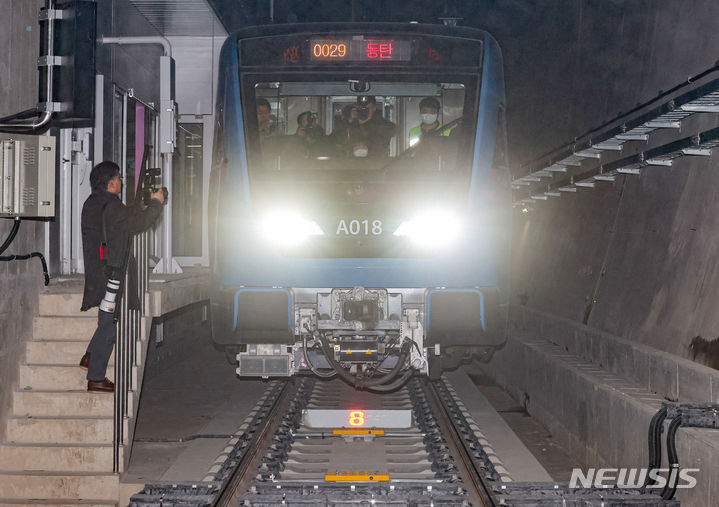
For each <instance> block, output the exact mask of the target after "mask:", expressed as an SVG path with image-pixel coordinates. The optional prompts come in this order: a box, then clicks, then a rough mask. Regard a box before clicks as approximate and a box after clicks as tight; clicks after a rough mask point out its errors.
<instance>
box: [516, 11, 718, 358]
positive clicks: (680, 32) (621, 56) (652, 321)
mask: <svg viewBox="0 0 719 507" xmlns="http://www.w3.org/2000/svg"><path fill="white" fill-rule="evenodd" d="M539 4H540V5H539V6H538V7H537V9H538V11H541V15H542V16H543V17H544V18H546V19H551V17H552V16H553V15H557V16H558V12H554V11H553V10H552V9H556V8H557V7H549V6H548V4H547V2H540V3H539ZM569 4H570V5H571V6H572V7H571V8H573V9H574V10H575V21H576V24H575V25H574V26H571V27H567V29H568V30H567V31H566V32H564V35H560V33H559V32H558V31H557V30H552V32H551V34H550V33H548V31H549V30H551V28H550V27H553V28H554V29H556V28H557V26H554V25H552V24H551V23H549V24H548V25H549V26H548V27H547V28H546V29H545V30H541V29H539V28H537V29H535V30H534V31H532V32H531V36H530V37H529V39H530V40H531V39H532V37H539V36H540V34H542V33H545V34H546V35H547V42H546V43H545V44H544V45H543V48H544V49H545V50H551V49H552V48H553V47H558V45H559V44H560V42H564V43H565V44H567V43H569V44H568V45H567V47H568V48H569V49H566V50H565V51H563V52H557V53H552V54H556V58H546V56H545V58H544V60H541V61H542V65H544V62H546V67H545V70H544V72H539V67H538V66H537V67H535V68H534V69H533V70H532V69H530V70H529V71H531V73H534V74H536V79H535V80H534V81H532V83H531V90H530V89H529V88H527V86H529V85H525V86H520V87H519V89H518V90H517V89H513V91H512V92H510V99H509V100H510V110H512V111H513V114H514V115H515V120H516V119H517V117H519V116H521V115H524V120H523V121H519V124H520V125H519V126H518V127H516V128H517V129H519V131H521V132H522V133H521V135H517V131H516V130H515V138H514V144H515V147H518V144H520V138H524V139H527V140H529V143H528V144H529V148H527V147H524V148H523V149H522V148H519V149H518V151H520V152H524V153H527V149H529V150H530V151H531V152H532V153H533V154H535V155H537V154H539V153H540V152H541V151H542V149H545V150H546V149H547V148H549V147H556V146H558V145H560V144H562V141H567V140H569V139H570V138H571V137H572V136H574V135H579V134H580V133H582V132H583V131H585V130H586V129H588V128H590V127H592V126H594V125H596V124H599V123H601V121H603V120H604V119H606V118H608V117H611V116H614V115H615V114H616V113H619V112H620V111H622V110H627V109H628V108H629V107H631V106H633V105H634V104H636V103H637V102H642V101H645V100H648V99H650V98H652V97H653V96H654V95H656V94H657V92H658V91H659V90H666V89H669V88H671V87H672V86H674V85H676V84H679V83H681V82H683V81H684V80H686V78H687V76H689V75H696V74H698V73H699V72H701V71H703V70H704V69H707V68H709V67H710V66H712V65H713V64H714V62H715V61H716V59H717V52H716V51H712V48H718V47H719V32H717V31H716V30H715V27H714V20H716V19H717V18H718V17H719V4H717V3H716V2H711V1H699V0H696V1H691V2H676V1H670V2H661V3H658V2H643V1H639V2H587V1H585V2H571V3H569ZM542 9H543V10H542ZM570 17H571V16H570ZM565 39H567V40H565ZM602 41H604V43H602ZM539 60H540V59H539V58H537V61H539ZM533 65H539V64H533ZM518 72H520V71H519V70H515V78H516V74H517V73H518ZM524 72H526V71H524ZM714 77H715V78H716V77H719V76H717V75H715V76H714ZM510 80H511V77H510V78H508V84H509V86H510V89H511V83H509V81H510ZM542 83H544V85H542ZM550 83H553V84H554V86H549V84H550ZM519 96H521V97H523V98H522V99H519V98H518V97H519ZM512 97H514V102H513V103H512V102H511V101H512ZM532 104H535V106H533V105H532ZM538 104H541V107H540V106H538ZM524 106H526V108H524ZM522 108H524V109H525V111H524V113H520V112H519V111H518V109H522ZM528 114H531V117H530V116H528ZM716 116H717V115H707V117H705V118H703V119H702V121H700V122H698V123H696V125H694V126H692V127H691V128H686V129H683V130H682V132H681V133H680V134H678V135H677V136H678V137H684V136H687V135H690V134H693V133H695V132H697V131H700V130H703V129H704V128H709V127H712V126H715V125H716V124H717V121H716ZM694 129H696V130H694ZM540 146H543V147H544V148H541V147H540ZM718 167H719V162H717V160H716V156H715V157H713V158H712V159H705V158H702V157H695V158H691V157H684V158H682V159H680V160H679V161H678V162H676V163H675V165H674V167H671V168H661V169H659V168H653V169H651V170H646V171H644V172H643V173H642V175H641V176H639V177H636V176H621V177H619V178H618V179H617V181H616V182H614V183H613V184H612V183H608V184H606V185H603V184H600V185H601V186H600V187H598V188H597V189H595V190H586V189H580V190H579V192H577V194H570V195H564V194H563V195H562V197H561V198H560V199H558V200H552V201H549V202H547V203H540V204H538V205H537V206H536V209H535V212H533V213H530V214H528V215H522V214H517V215H515V221H514V238H515V242H514V252H515V255H514V263H513V274H514V276H513V293H514V298H513V303H515V304H518V303H519V304H521V303H525V304H526V305H528V306H529V307H531V308H536V309H539V310H542V311H544V312H548V313H550V314H554V315H557V316H560V317H565V318H569V319H573V320H575V321H578V322H585V321H586V323H587V324H589V325H590V326H592V327H596V328H597V329H600V330H603V331H607V332H610V333H613V334H616V335H618V336H621V337H624V338H627V339H630V340H634V341H638V342H642V343H645V344H648V345H651V346H653V347H656V348H658V349H661V350H664V351H667V352H670V353H673V354H678V355H680V356H683V357H689V358H693V359H696V360H698V361H700V362H702V363H705V364H707V365H710V366H713V367H715V368H719V343H717V341H716V340H717V337H719V312H717V311H716V310H715V306H716V303H715V301H716V298H717V296H719V263H718V262H717V260H718V257H717V254H716V252H717V247H718V246H719V234H717V233H716V230H717V227H716V226H717V225H719V224H717V221H718V220H719V219H718V218H717V216H718V215H717V211H719V210H718V209H717V206H719V204H718V203H717V198H716V197H717V193H718V192H719V172H717V171H716V169H717V168H718ZM692 343H693V344H694V345H692Z"/></svg>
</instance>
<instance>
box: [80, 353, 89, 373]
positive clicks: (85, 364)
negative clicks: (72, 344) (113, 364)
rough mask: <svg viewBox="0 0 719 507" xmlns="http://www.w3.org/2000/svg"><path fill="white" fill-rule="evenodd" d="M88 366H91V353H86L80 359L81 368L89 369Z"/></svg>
mask: <svg viewBox="0 0 719 507" xmlns="http://www.w3.org/2000/svg"><path fill="white" fill-rule="evenodd" d="M88 366H90V354H85V355H84V356H82V359H80V368H83V369H85V370H87V367H88Z"/></svg>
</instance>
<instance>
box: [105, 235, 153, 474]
mask: <svg viewBox="0 0 719 507" xmlns="http://www.w3.org/2000/svg"><path fill="white" fill-rule="evenodd" d="M148 234H149V233H148V232H143V233H141V234H138V235H137V236H135V237H134V238H133V243H132V245H133V246H132V250H133V253H134V255H135V259H136V260H137V270H138V273H137V282H138V289H139V295H140V308H141V309H140V310H131V309H130V305H129V299H128V298H127V297H122V298H121V299H120V301H118V302H117V304H119V305H120V320H119V321H118V323H117V329H116V332H115V376H114V377H115V378H114V380H115V395H114V405H113V428H114V432H113V460H112V470H113V472H114V473H120V470H121V468H122V464H121V463H120V448H121V447H122V446H123V445H124V444H125V438H126V437H127V435H125V418H126V417H127V413H128V399H129V392H130V390H131V389H132V388H139V386H133V385H132V367H133V366H134V365H135V364H136V362H137V361H139V359H140V358H139V357H136V350H137V342H138V341H139V340H141V339H142V323H143V321H142V317H143V315H144V313H145V310H146V308H145V294H146V292H147V289H148V285H149V283H148V282H149V266H148V259H149V255H148V246H149V241H148ZM128 281H129V274H128V273H125V287H126V289H127V288H128V287H129V286H130V285H129V284H128ZM125 294H127V290H125ZM138 366H139V365H138Z"/></svg>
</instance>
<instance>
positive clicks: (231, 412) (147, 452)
mask: <svg viewBox="0 0 719 507" xmlns="http://www.w3.org/2000/svg"><path fill="white" fill-rule="evenodd" d="M183 341H184V342H185V343H187V344H188V345H187V346H186V347H185V348H184V349H182V353H180V354H174V355H173V356H172V358H173V359H172V361H171V362H169V361H168V360H166V361H167V362H168V363H169V364H163V365H162V368H161V369H160V370H159V373H157V374H155V375H154V376H152V377H151V378H147V379H146V381H145V384H144V386H143V391H142V396H141V398H140V408H139V412H138V420H137V426H136V430H135V441H134V444H133V449H132V455H131V459H130V464H129V467H128V470H127V472H126V473H125V474H124V476H123V482H128V483H146V482H152V481H193V480H198V481H199V480H202V479H203V478H204V477H205V475H206V473H207V470H208V469H209V468H210V467H211V466H212V464H213V463H214V461H215V459H216V458H217V456H218V455H219V454H220V453H221V452H222V450H223V449H224V448H225V447H226V445H227V442H228V440H229V439H230V438H231V437H230V436H229V435H231V434H232V433H234V432H235V431H236V430H237V428H238V427H239V426H240V425H241V424H242V422H243V420H244V419H245V417H246V416H247V414H248V413H249V412H250V410H251V409H252V407H253V406H254V405H255V403H256V402H257V400H258V399H259V398H260V397H261V395H262V393H263V392H264V390H265V388H266V387H267V384H266V383H263V382H262V381H254V380H240V379H238V378H237V377H236V376H235V372H234V367H233V366H232V365H230V364H229V363H228V362H227V361H226V359H225V356H224V353H223V352H221V351H217V350H215V349H214V348H213V347H212V345H211V342H210V341H209V339H206V338H205V337H203V338H202V339H198V341H197V342H193V341H192V339H188V338H187V337H184V340H183ZM158 356H159V355H158ZM149 361H153V358H152V357H150V358H149ZM467 372H468V374H469V376H470V378H471V379H472V381H473V382H474V385H475V386H476V387H477V389H478V390H479V392H480V393H481V394H482V395H484V398H486V400H487V401H489V404H487V403H486V401H485V402H484V403H485V404H486V405H487V407H488V406H489V405H491V406H492V407H493V408H494V410H496V411H497V413H499V415H500V416H501V418H502V419H503V420H504V422H505V423H506V426H508V427H509V428H506V426H505V427H504V428H505V430H503V431H506V432H509V429H511V431H513V432H515V433H516V435H517V436H518V437H519V439H518V441H517V443H519V440H521V443H522V444H524V446H526V448H527V449H529V452H531V455H533V456H534V458H536V461H537V462H539V464H540V465H541V467H543V468H544V469H545V470H546V472H547V473H548V474H549V476H551V479H553V480H557V481H563V480H568V478H569V475H570V473H571V469H572V467H574V466H579V465H578V464H577V463H575V462H574V461H573V460H572V459H571V457H570V456H569V455H568V454H567V452H566V451H565V450H564V449H562V448H561V447H559V446H558V445H557V444H556V443H555V442H554V441H553V439H552V437H551V435H550V434H549V432H548V431H547V430H546V429H545V428H544V427H543V426H541V425H540V424H539V423H537V422H536V421H534V420H533V419H532V418H531V417H530V416H528V415H527V413H526V412H525V411H524V410H523V409H522V407H521V406H520V405H519V404H518V403H517V402H516V401H515V400H513V399H512V398H511V397H509V395H507V394H506V393H505V392H504V391H502V390H501V389H500V388H498V387H497V386H496V385H494V384H493V383H492V382H491V380H490V379H489V378H487V377H486V376H483V375H482V374H481V371H480V370H478V369H476V368H467ZM474 393H476V394H477V395H476V396H472V397H473V398H480V397H481V395H479V393H477V391H474ZM458 394H460V396H461V393H459V392H458ZM465 396H466V394H465ZM464 401H465V404H467V403H469V405H468V406H471V405H472V404H473V403H474V401H476V400H464ZM487 407H485V408H487ZM470 408H471V407H470ZM198 435H200V436H199V437H198ZM487 436H488V437H489V435H487ZM513 438H514V437H513ZM507 445H509V444H507ZM509 447H512V446H509ZM514 447H516V448H519V447H520V446H517V445H515V446H514ZM510 450H511V449H510ZM512 452H514V451H512ZM522 452H526V451H522ZM498 454H499V451H498ZM527 456H529V454H527ZM529 458H531V456H529ZM511 459H512V458H511V457H510V458H509V460H510V461H511ZM522 461H525V462H526V461H531V459H530V460H527V459H523V460H522ZM508 468H511V467H510V466H508ZM534 468H535V469H536V468H537V467H536V466H535V467H534ZM511 472H512V471H511V470H510V473H511ZM531 472H532V473H534V472H533V471H531ZM540 472H542V473H543V471H541V470H540ZM530 475H531V474H530ZM525 480H530V479H525ZM533 480H547V479H546V478H544V477H542V478H540V477H537V478H534V479H533Z"/></svg>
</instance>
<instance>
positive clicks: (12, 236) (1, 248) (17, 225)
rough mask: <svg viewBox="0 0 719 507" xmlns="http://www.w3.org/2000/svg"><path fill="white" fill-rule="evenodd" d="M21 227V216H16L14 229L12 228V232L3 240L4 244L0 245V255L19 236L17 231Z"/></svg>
mask: <svg viewBox="0 0 719 507" xmlns="http://www.w3.org/2000/svg"><path fill="white" fill-rule="evenodd" d="M18 229H20V217H15V221H14V223H13V224H12V229H10V234H8V236H7V238H5V241H3V244H2V246H0V255H2V253H3V252H4V251H5V250H7V247H9V246H10V244H11V243H12V242H13V240H14V239H15V236H17V231H18Z"/></svg>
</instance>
